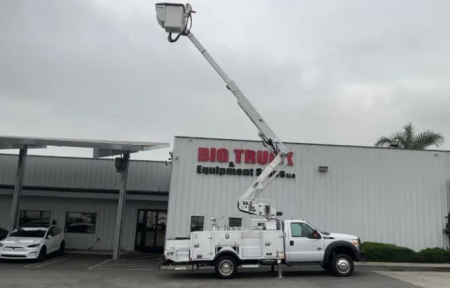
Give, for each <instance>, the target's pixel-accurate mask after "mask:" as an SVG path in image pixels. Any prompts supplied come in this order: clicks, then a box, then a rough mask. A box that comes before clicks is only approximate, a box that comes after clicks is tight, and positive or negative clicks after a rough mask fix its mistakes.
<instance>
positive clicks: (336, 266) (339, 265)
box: [331, 254, 355, 277]
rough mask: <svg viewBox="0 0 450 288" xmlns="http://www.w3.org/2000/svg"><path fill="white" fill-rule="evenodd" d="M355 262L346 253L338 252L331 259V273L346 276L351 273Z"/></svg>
mask: <svg viewBox="0 0 450 288" xmlns="http://www.w3.org/2000/svg"><path fill="white" fill-rule="evenodd" d="M354 268H355V264H354V263H353V259H352V258H351V257H350V256H348V255H346V254H338V255H336V256H334V258H333V260H331V269H332V271H333V274H334V275H335V276H338V277H347V276H350V275H352V273H353V269H354Z"/></svg>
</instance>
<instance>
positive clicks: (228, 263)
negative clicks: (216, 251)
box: [215, 256, 237, 279]
mask: <svg viewBox="0 0 450 288" xmlns="http://www.w3.org/2000/svg"><path fill="white" fill-rule="evenodd" d="M215 271H216V275H217V277H219V278H221V279H231V278H233V277H234V276H235V275H236V273H237V262H236V260H235V259H234V258H233V257H231V256H223V257H220V258H219V259H218V260H217V261H216V265H215Z"/></svg>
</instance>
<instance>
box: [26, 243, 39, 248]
mask: <svg viewBox="0 0 450 288" xmlns="http://www.w3.org/2000/svg"><path fill="white" fill-rule="evenodd" d="M39 246H41V243H38V244H33V245H28V246H27V247H28V248H37V247H39Z"/></svg>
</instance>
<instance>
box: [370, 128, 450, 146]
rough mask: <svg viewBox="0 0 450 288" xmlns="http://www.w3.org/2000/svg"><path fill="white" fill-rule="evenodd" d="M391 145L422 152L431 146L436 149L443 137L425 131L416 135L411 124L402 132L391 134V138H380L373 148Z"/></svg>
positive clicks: (442, 141)
mask: <svg viewBox="0 0 450 288" xmlns="http://www.w3.org/2000/svg"><path fill="white" fill-rule="evenodd" d="M392 143H398V147H399V148H404V149H418V150H423V149H426V148H428V147H430V146H432V145H436V147H438V146H439V145H441V144H442V143H444V136H442V135H441V134H440V133H435V132H433V131H430V130H426V131H424V132H421V133H419V134H416V133H415V131H414V127H413V125H412V124H411V123H409V124H407V125H405V127H403V131H400V132H397V133H394V134H392V136H391V137H380V138H379V139H378V141H377V142H376V143H375V145H374V146H375V147H390V146H391V144H392Z"/></svg>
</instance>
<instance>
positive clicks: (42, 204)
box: [0, 195, 167, 250]
mask: <svg viewBox="0 0 450 288" xmlns="http://www.w3.org/2000/svg"><path fill="white" fill-rule="evenodd" d="M11 200H12V197H11V196H6V195H0V226H1V227H6V225H7V222H8V219H9V213H10V211H11V210H10V209H11ZM21 209H22V210H43V211H51V213H52V214H51V217H52V219H55V220H56V221H57V225H58V226H59V227H61V228H62V229H64V223H65V218H66V213H67V212H89V213H97V226H96V231H95V234H78V233H66V235H65V239H66V244H67V248H71V249H88V248H90V247H92V249H95V250H112V247H113V244H114V230H115V223H116V216H117V200H99V199H90V200H86V199H67V198H54V197H45V198H43V197H31V196H24V197H22V201H21ZM138 209H158V210H166V209H167V202H154V201H134V200H129V201H127V202H126V208H125V213H124V218H123V230H122V242H121V246H122V247H123V249H124V250H134V241H135V237H136V220H137V211H138ZM97 238H100V241H98V243H96V242H97Z"/></svg>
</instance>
